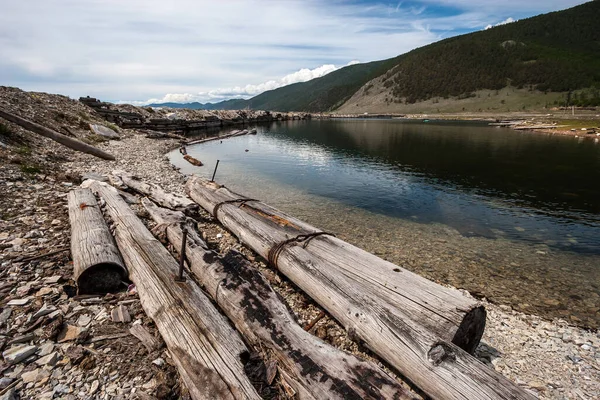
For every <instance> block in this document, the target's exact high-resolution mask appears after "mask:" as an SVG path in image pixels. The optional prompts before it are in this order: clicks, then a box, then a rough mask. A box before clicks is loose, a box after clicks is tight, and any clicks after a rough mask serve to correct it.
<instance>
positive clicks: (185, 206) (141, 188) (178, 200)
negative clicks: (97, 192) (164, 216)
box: [112, 170, 199, 215]
mask: <svg viewBox="0 0 600 400" xmlns="http://www.w3.org/2000/svg"><path fill="white" fill-rule="evenodd" d="M112 175H113V176H114V177H115V180H116V181H120V182H122V183H123V184H124V185H125V186H126V187H128V188H130V189H132V190H134V191H136V192H138V193H140V194H143V195H144V196H148V197H150V198H151V199H152V200H153V201H155V202H156V203H158V204H160V205H161V206H162V207H165V208H168V209H171V210H175V211H181V212H183V213H184V214H186V215H196V214H197V213H198V209H199V206H198V204H196V203H195V202H193V201H192V200H190V199H189V198H188V197H186V196H182V195H180V194H175V193H167V192H165V191H164V190H163V189H162V188H161V187H160V186H158V185H155V184H152V183H145V182H143V181H141V180H140V179H138V178H136V177H134V176H132V175H129V174H127V173H126V172H125V171H120V170H117V171H113V172H112Z"/></svg>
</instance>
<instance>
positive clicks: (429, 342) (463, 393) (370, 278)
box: [187, 177, 532, 399]
mask: <svg viewBox="0 0 600 400" xmlns="http://www.w3.org/2000/svg"><path fill="white" fill-rule="evenodd" d="M187 189H188V192H189V194H190V197H191V198H192V199H193V200H195V201H197V202H198V203H199V204H200V205H201V206H202V207H204V208H205V209H206V210H207V211H209V212H211V213H212V214H213V215H214V216H216V217H217V219H218V220H219V221H220V222H221V223H222V224H223V225H224V226H225V227H226V228H228V229H229V230H230V231H231V232H233V233H234V234H235V235H236V236H237V237H238V238H240V240H241V241H242V242H244V243H245V244H247V245H248V246H249V247H251V248H252V249H254V250H255V251H256V252H257V253H258V254H260V255H261V256H262V257H264V258H265V259H270V260H271V264H272V265H273V266H274V267H276V268H278V269H279V271H281V272H282V273H283V274H284V275H285V276H287V277H288V278H289V279H290V280H291V281H292V282H294V283H295V284H296V285H297V286H298V287H299V288H300V289H302V290H303V291H304V292H306V293H307V294H308V295H309V296H310V297H312V298H313V299H314V300H315V301H316V302H317V303H319V304H320V305H321V306H322V307H323V308H324V309H325V310H327V311H328V312H329V313H330V314H331V315H332V316H333V317H334V318H336V319H337V320H338V321H339V322H340V323H341V324H342V325H343V326H344V327H345V328H346V329H347V330H348V331H349V332H351V333H353V334H355V335H356V336H357V337H358V338H360V339H362V340H363V341H364V342H365V344H366V345H367V346H368V347H369V348H371V349H372V350H373V351H374V352H375V353H377V354H378V355H379V356H381V357H382V358H383V359H384V360H386V361H387V362H388V363H389V364H390V365H392V366H393V367H394V368H396V369H397V370H398V371H400V372H401V373H402V374H403V375H404V376H406V377H407V378H408V379H410V380H411V381H412V382H413V383H414V384H415V385H417V386H418V387H420V388H421V389H422V390H423V391H424V392H426V393H427V394H428V395H429V396H431V397H432V398H435V399H517V398H532V396H530V395H529V394H528V393H526V392H525V391H524V390H523V389H521V388H519V387H518V386H517V385H515V384H514V383H513V382H510V381H509V380H508V379H506V378H504V377H503V376H501V375H500V374H498V373H496V372H495V371H493V370H492V369H490V368H488V367H487V366H485V365H484V364H483V363H481V362H480V361H478V360H477V359H475V358H474V357H472V356H471V355H469V354H468V353H467V352H466V351H464V350H463V349H462V348H461V347H465V348H467V349H471V348H472V347H473V346H474V345H475V344H476V343H478V342H479V340H480V337H481V333H482V331H483V322H482V321H481V320H482V319H483V318H484V317H485V311H484V310H483V308H481V307H479V306H478V305H477V304H476V303H474V302H471V301H470V300H468V299H467V298H465V297H463V296H462V295H461V294H460V293H459V292H458V291H454V290H451V289H448V288H444V287H442V286H440V285H437V284H435V283H433V282H430V281H428V280H426V279H424V278H422V277H420V276H418V275H416V274H413V273H411V272H409V271H407V270H404V269H401V268H399V267H397V266H395V265H393V264H391V263H388V262H386V261H384V260H382V259H379V258H378V257H376V256H373V255H371V254H369V253H367V252H365V251H363V250H360V249H358V248H356V247H354V246H351V245H350V244H348V243H345V242H343V241H341V240H339V239H336V238H334V237H331V236H328V235H319V236H312V237H311V236H308V237H304V240H302V238H300V239H298V240H297V241H296V240H294V238H296V237H297V236H298V235H305V234H310V233H314V232H318V230H317V229H316V228H314V227H312V226H310V225H308V224H306V223H304V222H302V221H300V220H298V219H295V218H293V217H290V216H287V215H285V214H283V213H282V212H280V211H278V210H276V209H274V208H271V207H268V206H266V205H264V204H262V203H260V202H258V201H252V200H250V201H248V200H247V201H246V202H244V198H243V197H242V196H239V195H237V194H235V193H232V192H230V191H229V190H227V189H226V188H224V187H221V186H219V185H217V184H215V183H211V182H207V181H205V180H202V179H200V178H198V177H192V178H191V179H190V180H189V181H188V184H187ZM224 202H228V203H224ZM215 214H216V215H215ZM459 345H460V346H461V347H459Z"/></svg>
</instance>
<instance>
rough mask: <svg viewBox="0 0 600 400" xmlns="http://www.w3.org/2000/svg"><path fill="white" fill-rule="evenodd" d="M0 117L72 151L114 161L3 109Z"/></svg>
mask: <svg viewBox="0 0 600 400" xmlns="http://www.w3.org/2000/svg"><path fill="white" fill-rule="evenodd" d="M0 117H2V118H4V119H5V120H7V121H10V122H12V123H15V124H17V125H19V126H22V127H23V128H25V129H27V130H28V131H31V132H34V133H37V134H38V135H42V136H44V137H47V138H49V139H52V140H54V141H55V142H58V143H60V144H62V145H64V146H67V147H69V148H71V149H73V150H77V151H81V152H83V153H88V154H91V155H93V156H96V157H99V158H103V159H105V160H114V159H115V157H114V156H113V155H111V154H108V153H106V152H104V151H102V150H100V149H98V148H96V147H94V146H90V145H89V144H86V143H83V142H80V141H79V140H76V139H73V138H70V137H68V136H66V135H63V134H62V133H58V132H55V131H53V130H52V129H48V128H46V127H45V126H42V125H39V124H36V123H35V122H32V121H29V120H26V119H25V118H21V117H19V116H17V115H14V114H11V113H9V112H7V111H5V110H3V109H0Z"/></svg>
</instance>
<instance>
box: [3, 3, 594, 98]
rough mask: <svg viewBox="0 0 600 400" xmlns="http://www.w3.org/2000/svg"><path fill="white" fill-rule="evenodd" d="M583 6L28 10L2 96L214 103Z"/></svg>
mask: <svg viewBox="0 0 600 400" xmlns="http://www.w3.org/2000/svg"><path fill="white" fill-rule="evenodd" d="M582 3H585V1H579V0H529V1H523V0H502V1H500V0H454V1H450V0H419V1H417V0H412V1H366V0H354V1H343V0H305V1H294V0H290V1H288V0H210V1H204V0H168V1H167V0H52V1H48V0H25V1H5V2H3V5H2V12H1V13H0V85H3V86H16V87H19V88H21V89H24V90H32V91H42V92H50V93H60V94H64V95H67V96H70V97H73V98H78V97H79V96H87V95H89V96H92V97H97V98H99V99H101V100H103V101H111V102H129V103H133V104H147V103H149V102H164V101H174V102H192V101H199V102H203V103H204V102H217V101H221V100H226V99H230V98H249V97H252V96H255V95H257V94H259V93H262V92H263V91H265V90H270V89H275V88H277V87H280V86H283V85H287V84H290V83H295V82H304V81H306V80H309V79H312V78H316V77H319V76H323V75H325V74H326V73H329V72H331V71H334V70H336V69H338V68H341V67H344V66H346V65H349V64H352V63H356V62H368V61H374V60H381V59H386V58H390V57H395V56H397V55H399V54H403V53H406V52H408V51H410V50H412V49H414V48H417V47H421V46H424V45H426V44H429V43H433V42H435V41H438V40H440V39H444V38H448V37H451V36H456V35H459V34H464V33H468V32H473V31H477V30H482V29H486V28H487V29H489V28H491V27H493V26H495V25H498V24H502V23H510V22H512V21H517V20H520V19H524V18H528V17H531V16H534V15H538V14H542V13H546V12H550V11H557V10H561V9H566V8H570V7H573V6H576V5H578V4H582Z"/></svg>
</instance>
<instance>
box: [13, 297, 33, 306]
mask: <svg viewBox="0 0 600 400" xmlns="http://www.w3.org/2000/svg"><path fill="white" fill-rule="evenodd" d="M30 300H31V298H29V297H26V298H24V299H14V300H11V301H9V302H8V304H7V306H16V307H22V306H24V305H27V303H29V301H30Z"/></svg>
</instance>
